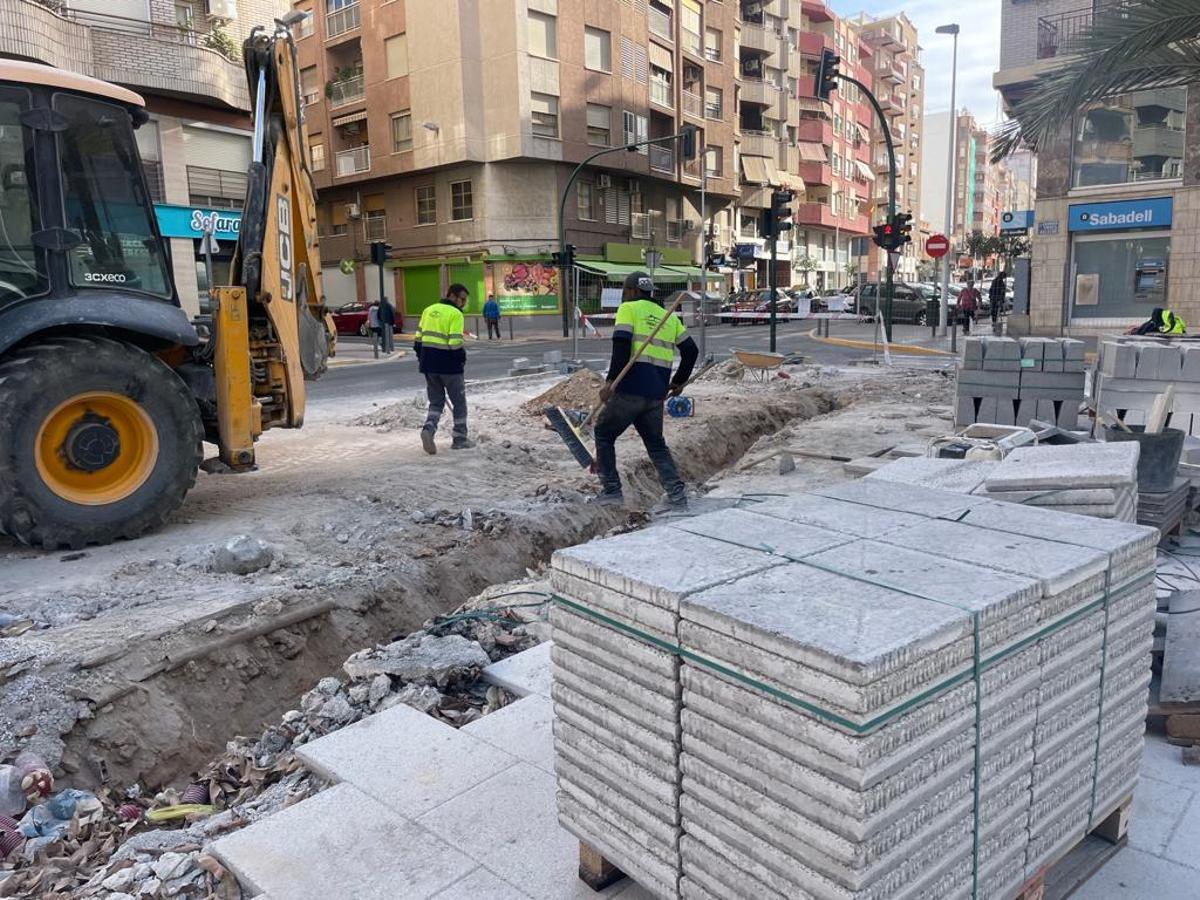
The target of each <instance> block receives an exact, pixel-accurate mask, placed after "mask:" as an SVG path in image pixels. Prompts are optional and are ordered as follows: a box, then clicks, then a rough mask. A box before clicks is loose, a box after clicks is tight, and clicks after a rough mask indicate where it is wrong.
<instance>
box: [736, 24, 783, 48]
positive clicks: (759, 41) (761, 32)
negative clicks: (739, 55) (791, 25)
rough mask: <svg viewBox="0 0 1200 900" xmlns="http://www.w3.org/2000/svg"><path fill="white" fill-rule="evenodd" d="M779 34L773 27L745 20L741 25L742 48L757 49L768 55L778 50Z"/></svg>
mask: <svg viewBox="0 0 1200 900" xmlns="http://www.w3.org/2000/svg"><path fill="white" fill-rule="evenodd" d="M779 42H780V35H779V32H778V31H775V30H774V29H770V28H765V27H763V26H762V25H754V24H751V23H749V22H746V23H744V24H743V25H742V49H743V50H746V49H749V50H758V51H759V52H761V53H766V54H767V55H768V56H769V55H772V54H775V53H778V52H779Z"/></svg>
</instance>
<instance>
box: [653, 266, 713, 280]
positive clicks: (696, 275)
mask: <svg viewBox="0 0 1200 900" xmlns="http://www.w3.org/2000/svg"><path fill="white" fill-rule="evenodd" d="M667 271H671V272H678V273H679V274H680V275H684V276H686V277H687V278H688V280H690V281H699V280H700V276H701V271H702V270H701V268H700V267H699V266H661V267H660V268H658V269H655V270H654V277H655V278H656V279H658V280H660V281H661V280H662V278H661V277H660V276H661V275H662V274H663V273H664V272H667ZM707 274H708V280H709V281H720V280H722V278H723V277H724V276H723V275H722V274H721V273H720V272H717V271H714V270H712V269H709V270H708V273H707Z"/></svg>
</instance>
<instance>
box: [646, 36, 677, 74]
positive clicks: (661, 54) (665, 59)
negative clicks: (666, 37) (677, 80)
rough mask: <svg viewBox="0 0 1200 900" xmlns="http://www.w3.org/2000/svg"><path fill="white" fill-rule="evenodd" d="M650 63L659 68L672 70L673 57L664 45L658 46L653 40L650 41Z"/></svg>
mask: <svg viewBox="0 0 1200 900" xmlns="http://www.w3.org/2000/svg"><path fill="white" fill-rule="evenodd" d="M650 65H652V66H658V67H659V68H660V69H666V70H667V71H668V72H673V71H674V69H673V68H672V65H673V58H672V53H671V51H670V50H668V49H666V48H665V47H660V46H659V45H658V44H656V43H654V41H651V42H650Z"/></svg>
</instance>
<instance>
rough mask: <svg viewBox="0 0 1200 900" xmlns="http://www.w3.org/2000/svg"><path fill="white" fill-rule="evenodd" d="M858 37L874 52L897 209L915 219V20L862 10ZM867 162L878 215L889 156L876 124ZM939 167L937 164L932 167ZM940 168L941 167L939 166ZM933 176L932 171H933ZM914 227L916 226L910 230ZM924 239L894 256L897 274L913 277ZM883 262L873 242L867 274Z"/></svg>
mask: <svg viewBox="0 0 1200 900" xmlns="http://www.w3.org/2000/svg"><path fill="white" fill-rule="evenodd" d="M857 22H858V27H859V30H860V33H861V35H862V41H863V42H864V43H865V44H867V45H868V46H869V47H870V48H871V50H872V54H873V60H872V62H873V65H872V74H873V75H874V77H875V85H876V88H875V94H876V96H877V98H878V99H879V105H880V106H881V107H882V108H883V112H884V115H885V116H886V117H887V119H888V122H889V125H890V130H891V135H892V142H893V145H894V147H895V153H896V210H897V211H898V212H907V213H911V214H912V217H913V222H914V223H918V222H920V221H921V218H922V215H923V214H924V212H923V210H922V203H923V201H922V189H923V181H922V174H921V173H922V171H923V169H924V167H923V166H922V153H923V152H924V149H925V141H926V138H927V135H926V134H925V69H924V68H923V67H922V66H921V46H920V43H919V41H918V37H919V36H918V34H917V29H916V26H914V25H913V24H912V22H910V21H909V19H908V16H906V15H905V14H904V13H900V14H899V15H897V16H891V17H888V18H885V19H872V18H871V17H869V16H867V15H865V14H864V15H860V16H859V17H858V19H857ZM871 164H872V166H873V167H874V169H875V176H876V177H875V190H874V195H873V201H874V203H873V205H874V211H875V219H876V220H877V221H882V220H883V219H885V218H886V217H887V209H888V191H889V187H888V156H887V146H886V141H885V138H884V134H883V131H882V129H878V128H877V129H876V130H875V141H874V148H873V150H872V154H871ZM930 171H938V170H930ZM941 171H944V170H941ZM934 178H935V180H936V175H935V176H934ZM915 231H916V228H915V227H914V232H915ZM924 253H925V251H924V245H923V244H919V243H918V242H917V241H915V240H914V241H913V242H912V243H910V244H907V245H906V246H905V247H904V249H903V252H902V253H901V255H900V258H899V260H897V262H896V272H895V277H896V278H897V279H898V280H901V281H916V280H917V278H918V271H917V269H918V265H919V263H920V261H921V259H922V257H923V255H924ZM886 265H887V254H886V253H885V252H884V251H883V250H880V249H879V248H877V247H872V248H871V253H870V257H869V263H868V273H869V277H870V278H872V279H877V278H879V277H880V273H881V272H884V271H885V269H884V267H885V266H886Z"/></svg>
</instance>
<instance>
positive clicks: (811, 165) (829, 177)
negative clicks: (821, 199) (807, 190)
mask: <svg viewBox="0 0 1200 900" xmlns="http://www.w3.org/2000/svg"><path fill="white" fill-rule="evenodd" d="M796 174H797V175H799V176H800V178H801V179H803V181H804V183H805V184H806V185H818V186H830V185H832V184H833V166H831V165H830V164H829V163H819V162H802V163H800V165H799V167H798V168H797V170H796Z"/></svg>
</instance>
